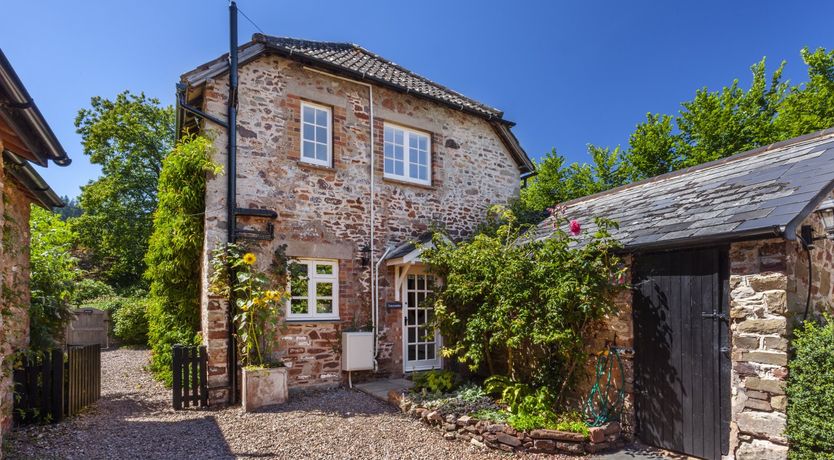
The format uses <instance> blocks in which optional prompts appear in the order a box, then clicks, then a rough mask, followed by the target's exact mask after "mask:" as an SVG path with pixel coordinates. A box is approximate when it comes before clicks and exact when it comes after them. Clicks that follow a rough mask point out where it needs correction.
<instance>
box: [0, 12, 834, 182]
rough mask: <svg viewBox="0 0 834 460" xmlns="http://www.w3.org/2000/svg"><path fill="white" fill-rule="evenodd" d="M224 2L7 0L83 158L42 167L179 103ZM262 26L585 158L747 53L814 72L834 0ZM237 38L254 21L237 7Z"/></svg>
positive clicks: (11, 42)
mask: <svg viewBox="0 0 834 460" xmlns="http://www.w3.org/2000/svg"><path fill="white" fill-rule="evenodd" d="M227 4H228V3H227V1H226V0H188V1H186V0H177V1H171V0H164V1H163V0H146V1H141V2H140V1H118V2H114V1H103V0H102V1H94V0H85V1H82V2H67V1H65V0H60V1H59V0H42V1H29V2H11V1H9V2H4V5H3V16H4V17H5V18H12V19H13V20H7V21H3V26H2V27H0V46H2V48H3V51H4V52H5V53H6V55H7V56H8V58H9V60H10V61H11V62H12V65H13V66H14V67H15V69H16V70H17V72H18V74H19V75H20V76H21V78H22V79H23V82H24V84H25V85H26V86H27V88H28V89H29V92H30V93H31V94H32V96H33V97H34V99H35V101H36V102H37V104H38V106H39V107H40V109H41V111H42V112H43V113H44V115H45V116H46V118H47V120H48V121H49V123H50V124H51V126H52V127H53V129H54V130H55V132H56V134H57V135H58V137H59V139H60V140H61V142H62V143H63V145H64V147H65V148H66V149H67V151H68V152H69V154H70V156H71V157H72V159H73V163H72V165H71V166H69V167H68V168H59V167H56V166H54V165H53V166H51V167H49V168H48V169H47V170H44V171H43V175H44V177H45V178H46V179H47V180H48V181H49V183H50V184H51V185H52V186H53V188H54V189H55V190H56V191H57V192H58V193H59V194H62V195H69V196H75V195H77V194H78V193H79V192H80V190H79V186H81V185H83V184H85V183H87V181H89V180H90V179H93V178H95V177H97V175H98V174H99V170H98V168H97V167H95V166H93V165H90V164H89V162H88V161H87V158H86V157H85V156H84V155H83V154H82V151H81V146H80V143H79V137H78V135H77V134H75V128H74V126H73V120H74V118H75V114H76V112H77V111H78V109H79V108H82V107H85V106H86V105H88V103H89V98H90V97H91V96H94V95H101V96H107V97H112V96H113V95H115V94H116V93H118V92H119V91H122V90H125V89H129V90H131V91H134V92H139V91H144V92H145V93H146V94H148V95H150V96H154V97H158V98H159V99H161V100H162V101H163V102H164V103H166V104H171V103H173V99H174V84H175V83H176V81H177V80H178V78H179V75H180V74H181V73H183V72H185V71H187V70H190V69H191V68H193V67H195V66H197V65H199V64H201V63H203V62H205V61H208V60H210V59H213V58H215V57H217V56H219V55H220V54H222V53H223V52H225V51H226V48H227V46H228V45H227V43H228V41H227V24H228V23H227V17H226V14H227V9H226V6H227ZM239 5H240V7H241V8H242V10H243V11H244V12H245V13H246V14H247V15H248V16H249V17H251V18H252V19H253V20H254V21H255V22H256V23H257V24H258V25H259V26H260V28H261V29H263V31H264V32H265V33H268V34H273V35H284V36H293V37H300V38H309V39H316V40H333V41H350V42H354V43H358V44H360V45H362V46H364V47H365V48H367V49H369V50H371V51H374V52H376V53H378V54H380V55H382V56H384V57H386V58H389V59H391V60H393V61H394V62H397V63H398V64H401V65H404V66H406V67H408V68H410V69H412V70H414V71H415V72H417V73H420V74H422V75H424V76H427V77H429V78H431V79H433V80H435V81H438V82H440V83H442V84H445V85H447V86H449V87H451V88H454V89H455V90H458V91H460V92H462V93H463V94H466V95H467V96H470V97H472V98H475V99H478V100H481V101H483V102H485V103H488V104H490V105H493V106H496V107H498V108H500V109H502V110H504V111H505V113H506V117H507V118H508V119H510V120H513V121H515V122H516V123H518V126H517V127H516V128H515V133H516V134H517V136H518V137H519V139H520V140H521V142H522V145H523V146H524V147H525V149H526V150H527V152H528V153H529V154H530V155H531V156H532V157H534V158H539V157H541V156H542V155H543V154H544V153H545V152H548V151H549V150H550V149H551V148H554V147H555V148H557V150H558V151H559V152H561V153H563V154H565V155H566V156H568V158H569V159H571V160H574V161H584V160H585V159H586V158H587V154H586V150H585V146H586V145H587V144H588V143H594V144H597V145H610V146H616V145H618V144H626V143H627V141H628V135H629V133H631V131H632V130H633V129H634V126H635V124H636V123H638V122H640V121H641V120H643V119H644V117H645V114H646V112H664V113H676V112H677V110H678V107H679V103H680V102H681V101H683V100H687V99H689V98H691V97H692V95H693V94H694V92H695V90H696V89H697V88H700V87H704V86H706V87H709V88H720V87H721V86H723V85H726V84H729V83H730V82H731V81H732V80H733V79H734V78H739V79H740V80H741V81H742V83H744V84H746V83H747V82H749V75H750V73H749V70H748V67H749V65H750V64H752V63H753V62H755V61H758V60H759V59H761V58H762V57H763V56H767V58H768V64H769V67H770V69H771V70H772V69H773V68H775V66H776V65H778V63H779V62H780V61H781V60H783V59H784V60H787V61H788V67H787V70H786V72H785V76H786V77H787V78H788V79H790V80H792V81H795V82H799V81H802V80H804V78H805V67H804V65H802V63H801V59H800V57H799V50H800V49H801V48H802V47H803V46H809V47H812V48H816V47H819V46H822V47H828V48H832V47H834V27H832V25H831V18H832V17H834V2H825V1H819V2H790V3H788V2H775V1H767V0H758V1H732V2H729V1H697V2H696V1H690V2H680V1H666V2H661V1H654V2H652V1H645V0H629V1H621V0H616V1H615V0H612V1H608V2H601V1H578V0H577V1H574V2H557V1H541V2H524V1H516V2H507V1H475V0H471V1H470V0H466V1H454V0H443V1H439V0H422V1H420V2H391V1H351V2H347V1H332V2H326V1H316V0H308V1H285V0H280V1H279V0H274V1H266V0H240V1H239ZM240 25H241V33H240V40H241V43H243V42H245V41H247V40H248V39H249V37H250V36H251V34H252V33H253V32H255V31H256V29H255V27H254V26H252V25H251V24H250V23H248V22H247V21H246V20H245V19H243V18H241V22H240Z"/></svg>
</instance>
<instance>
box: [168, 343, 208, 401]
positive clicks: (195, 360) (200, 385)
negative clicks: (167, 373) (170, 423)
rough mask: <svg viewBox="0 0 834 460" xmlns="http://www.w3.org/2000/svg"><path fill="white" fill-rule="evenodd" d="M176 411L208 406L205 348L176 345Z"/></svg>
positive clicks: (174, 370)
mask: <svg viewBox="0 0 834 460" xmlns="http://www.w3.org/2000/svg"><path fill="white" fill-rule="evenodd" d="M173 353H174V362H173V366H172V367H173V368H172V369H171V371H172V373H173V377H174V378H173V391H174V409H176V410H180V409H182V408H183V407H189V406H194V407H197V406H198V405H199V406H200V407H207V406H208V378H207V374H206V366H207V363H208V355H207V353H206V347H205V346H199V347H197V346H183V345H174V347H173Z"/></svg>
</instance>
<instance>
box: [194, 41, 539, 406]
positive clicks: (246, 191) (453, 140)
mask: <svg viewBox="0 0 834 460" xmlns="http://www.w3.org/2000/svg"><path fill="white" fill-rule="evenodd" d="M239 62H240V71H239V87H238V88H239V89H238V92H237V117H238V119H237V129H238V136H237V138H236V140H237V143H238V147H237V161H236V165H235V166H236V167H237V174H236V179H237V194H236V197H235V198H236V201H237V212H236V219H237V221H236V222H235V226H236V228H237V229H238V230H237V232H236V235H235V236H236V238H237V239H239V240H246V241H249V244H250V245H254V247H255V248H256V252H257V253H258V255H260V256H262V257H259V261H260V262H261V263H264V264H266V263H268V261H269V259H270V257H271V254H272V253H273V251H274V250H275V249H276V248H278V247H279V246H280V245H286V253H287V255H288V256H289V257H290V258H291V259H292V264H291V266H290V267H291V275H292V276H291V281H290V291H291V296H292V298H291V300H290V301H289V302H288V303H287V307H286V308H287V310H286V314H285V323H286V324H285V327H284V329H283V331H282V332H281V333H280V348H281V350H280V353H279V357H280V359H282V360H283V362H284V363H285V364H286V365H287V366H288V368H289V386H290V388H291V389H292V388H300V387H310V386H321V385H336V384H339V383H341V382H342V381H343V380H345V377H346V374H345V373H344V372H342V365H341V360H340V350H339V347H340V332H341V331H343V330H345V329H347V328H356V327H361V326H366V325H367V326H370V328H372V329H373V330H374V331H375V332H376V334H375V341H374V351H373V358H374V360H375V367H376V373H377V374H385V375H401V374H403V373H404V372H408V371H412V370H417V369H429V368H433V367H435V368H436V367H439V366H440V365H441V358H440V354H439V348H440V346H441V344H440V338H439V337H437V336H435V337H434V338H431V337H429V336H430V335H431V334H430V331H429V333H427V332H426V328H425V325H426V322H427V321H428V320H429V318H430V316H431V311H430V310H429V309H428V308H426V306H425V305H421V301H422V299H424V298H425V296H426V295H428V294H429V293H430V292H431V289H432V286H433V280H432V278H431V276H430V275H428V274H427V273H426V272H425V270H424V268H423V267H422V264H421V263H420V261H419V257H414V256H409V254H407V253H408V252H411V251H405V252H403V248H406V247H408V244H409V243H410V242H412V241H413V240H415V239H418V238H419V237H420V235H423V234H424V233H426V232H427V231H429V230H432V229H442V230H443V231H444V232H445V233H446V234H447V235H449V237H450V238H453V239H457V238H464V237H466V236H468V235H471V234H472V233H473V232H474V231H475V229H476V227H477V226H478V225H479V223H481V222H482V220H483V219H484V217H485V214H486V211H487V209H488V207H489V206H490V205H492V204H495V203H506V202H507V201H508V200H510V199H512V198H514V197H516V196H517V195H518V192H519V186H520V182H521V179H522V178H523V177H525V176H527V175H530V174H531V173H532V172H533V169H534V166H533V164H532V163H531V161H530V159H529V158H528V157H527V155H526V154H525V152H524V150H523V149H522V148H521V146H520V145H519V143H518V141H517V140H516V138H515V136H514V135H513V134H512V132H511V130H510V128H511V127H512V126H513V123H511V122H509V121H507V120H505V119H504V118H503V115H502V112H501V111H499V110H497V109H494V108H492V107H489V106H487V105H485V104H482V103H480V102H477V101H474V100H472V99H469V98H467V97H465V96H463V95H461V94H460V93H457V92H455V91H452V90H450V89H448V88H446V87H444V86H441V85H439V84H437V83H435V82H432V81H430V80H428V79H426V78H424V77H421V76H419V75H417V74H415V73H413V72H411V71H409V70H407V69H405V68H403V67H400V66H398V65H396V64H394V63H392V62H391V61H388V60H386V59H384V58H382V57H380V56H378V55H376V54H374V53H371V52H369V51H367V50H365V49H363V48H361V47H359V46H357V45H353V44H348V43H328V42H317V41H307V40H297V39H290V38H278V37H270V36H265V35H260V34H256V35H254V36H253V38H252V41H250V42H248V43H246V44H244V45H243V46H241V47H240V48H239ZM179 88H180V98H179V110H178V113H179V120H178V122H179V126H180V128H181V130H186V129H188V130H190V131H191V132H195V131H198V132H202V133H205V134H207V135H209V136H211V137H212V138H213V139H214V144H215V147H216V149H215V152H214V161H215V162H217V163H218V164H221V165H224V166H225V165H227V156H226V152H227V141H226V137H225V134H226V130H225V128H223V127H222V125H223V123H225V120H226V114H227V104H228V102H229V98H228V93H229V91H228V88H229V61H228V58H227V56H221V57H220V58H218V59H215V60H214V61H211V62H209V63H206V64H204V65H202V66H200V67H198V68H197V69H195V70H193V71H190V72H188V73H186V74H184V75H183V76H182V80H181V84H180V85H179ZM227 170H228V169H227ZM228 190H229V188H227V178H224V177H222V176H221V177H217V178H213V179H211V180H210V181H209V183H208V186H207V191H206V213H205V254H206V256H205V260H204V262H205V261H207V259H208V254H209V253H210V251H211V250H212V249H213V248H215V247H217V245H218V244H222V243H224V242H225V241H227V230H228V222H227V221H228V219H227V217H226V216H227V211H228V208H227V191H228ZM412 249H413V247H412ZM404 256H409V257H404ZM205 267H206V265H205V263H204V268H205ZM207 272H208V270H207V269H204V270H203V285H204V289H203V293H204V294H203V299H202V306H203V307H202V314H203V320H202V328H203V331H202V333H203V341H204V343H205V344H206V345H207V348H208V356H209V386H210V388H211V390H210V391H211V399H212V400H214V401H226V400H228V398H229V395H228V393H227V392H228V390H229V389H230V388H231V387H232V385H231V383H232V382H231V380H230V379H229V376H230V372H229V367H230V365H231V366H234V365H235V364H234V363H233V362H229V359H228V353H229V351H230V350H229V348H228V343H229V342H228V340H229V314H228V313H229V306H228V305H227V303H226V302H225V301H223V300H222V299H219V298H214V297H211V296H209V295H208V293H207V290H206V289H205V286H206V276H207Z"/></svg>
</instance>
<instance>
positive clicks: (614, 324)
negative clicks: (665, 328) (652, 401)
mask: <svg viewBox="0 0 834 460" xmlns="http://www.w3.org/2000/svg"><path fill="white" fill-rule="evenodd" d="M623 262H624V263H625V266H626V267H629V270H630V268H631V266H632V263H631V262H632V256H630V255H626V256H624V258H623ZM630 277H631V274H630V273H629V274H627V278H630ZM614 303H615V304H616V306H617V313H616V314H613V315H610V316H608V317H607V318H605V320H603V321H601V322H600V323H599V324H597V325H596V326H595V327H594V329H593V331H592V332H591V334H590V335H589V339H588V341H587V348H586V351H587V352H588V354H589V355H591V356H592V358H591V359H590V360H589V362H588V366H587V367H586V368H585V376H584V378H583V379H582V381H581V383H580V385H579V388H578V391H577V398H584V397H587V395H588V393H589V392H590V390H591V387H592V386H593V384H594V379H595V375H596V373H595V367H594V366H595V363H596V358H595V357H594V355H596V354H598V353H600V352H603V351H605V350H608V349H609V348H611V347H614V348H616V349H617V351H618V352H619V354H620V360H621V362H622V364H623V371H624V375H623V376H622V380H623V382H624V387H623V388H624V391H625V400H624V402H623V412H622V416H621V419H620V423H621V425H622V429H623V433H624V435H625V437H626V438H628V439H630V438H631V437H632V436H633V434H634V429H635V426H634V424H635V421H634V317H633V315H632V292H631V290H630V289H628V288H627V287H626V288H624V289H623V290H621V291H619V292H618V293H617V296H616V297H615V299H614ZM614 381H615V382H619V381H620V375H618V374H615V375H614Z"/></svg>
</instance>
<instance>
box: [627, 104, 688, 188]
mask: <svg viewBox="0 0 834 460" xmlns="http://www.w3.org/2000/svg"><path fill="white" fill-rule="evenodd" d="M672 121H673V119H672V117H671V116H669V115H662V114H652V113H649V114H646V121H645V122H643V123H640V124H638V125H637V128H636V129H635V130H634V132H633V133H631V136H630V137H629V139H628V147H629V150H628V154H626V155H625V159H626V161H627V162H628V165H629V172H630V176H631V177H630V178H629V179H630V180H632V181H636V180H642V179H646V178H649V177H654V176H659V175H661V174H665V173H667V172H670V171H673V170H674V169H675V167H676V165H677V164H678V144H679V143H680V142H681V141H680V138H679V136H678V135H677V134H674V133H673V129H674V128H673V126H672Z"/></svg>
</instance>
